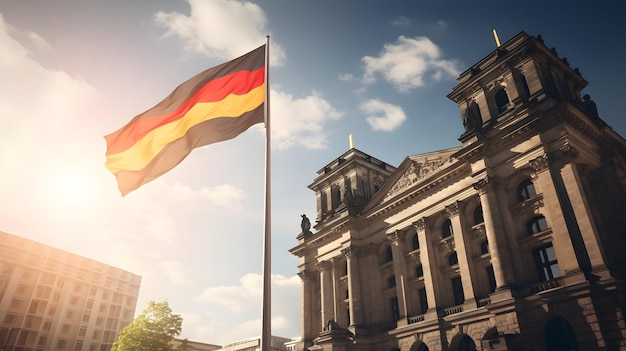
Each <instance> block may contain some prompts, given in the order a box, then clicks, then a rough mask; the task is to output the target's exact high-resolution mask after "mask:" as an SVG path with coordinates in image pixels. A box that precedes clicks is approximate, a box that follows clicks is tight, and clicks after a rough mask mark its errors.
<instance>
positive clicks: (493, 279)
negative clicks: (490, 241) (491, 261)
mask: <svg viewBox="0 0 626 351" xmlns="http://www.w3.org/2000/svg"><path fill="white" fill-rule="evenodd" d="M487 280H488V281H489V292H494V291H496V275H495V274H494V272H493V266H488V267H487Z"/></svg>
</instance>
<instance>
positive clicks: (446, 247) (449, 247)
mask: <svg viewBox="0 0 626 351" xmlns="http://www.w3.org/2000/svg"><path fill="white" fill-rule="evenodd" d="M440 246H441V248H442V249H443V251H444V253H445V254H447V255H449V254H451V253H452V252H454V248H455V245H454V237H452V236H450V237H447V238H445V239H441V243H440Z"/></svg>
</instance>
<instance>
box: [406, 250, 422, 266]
mask: <svg viewBox="0 0 626 351" xmlns="http://www.w3.org/2000/svg"><path fill="white" fill-rule="evenodd" d="M408 256H409V259H410V260H411V261H412V262H413V263H416V264H420V263H421V262H422V260H421V257H420V249H417V250H414V251H411V252H409V254H408Z"/></svg>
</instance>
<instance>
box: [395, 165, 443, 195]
mask: <svg viewBox="0 0 626 351" xmlns="http://www.w3.org/2000/svg"><path fill="white" fill-rule="evenodd" d="M448 160H449V157H447V158H440V159H435V160H430V161H429V160H428V159H426V160H425V162H422V163H420V162H416V161H412V162H411V165H410V166H409V168H408V169H407V170H406V171H405V172H404V174H403V175H402V176H401V177H400V178H398V180H397V181H396V183H395V184H394V186H393V187H392V188H391V189H390V190H389V191H388V192H387V194H386V195H385V198H389V197H392V196H394V195H397V194H399V193H400V192H402V191H404V190H406V189H408V188H409V187H410V186H411V185H413V184H415V183H417V182H419V181H420V180H422V179H424V178H427V177H428V176H430V175H431V174H433V173H435V172H437V171H439V169H441V166H443V165H444V164H445V163H446V162H447V161H448Z"/></svg>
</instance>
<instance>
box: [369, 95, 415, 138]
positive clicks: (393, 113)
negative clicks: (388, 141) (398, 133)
mask: <svg viewBox="0 0 626 351" xmlns="http://www.w3.org/2000/svg"><path fill="white" fill-rule="evenodd" d="M359 109H360V110H361V111H363V112H364V113H365V114H367V117H366V119H367V123H369V125H370V127H371V128H372V129H373V130H381V131H385V132H388V131H392V130H394V129H396V128H397V127H398V126H400V125H401V124H402V122H404V121H405V120H406V115H405V113H404V110H402V108H401V107H399V106H396V105H392V104H389V103H386V102H383V101H380V100H378V99H371V100H368V101H365V102H364V103H362V104H361V105H360V106H359Z"/></svg>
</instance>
